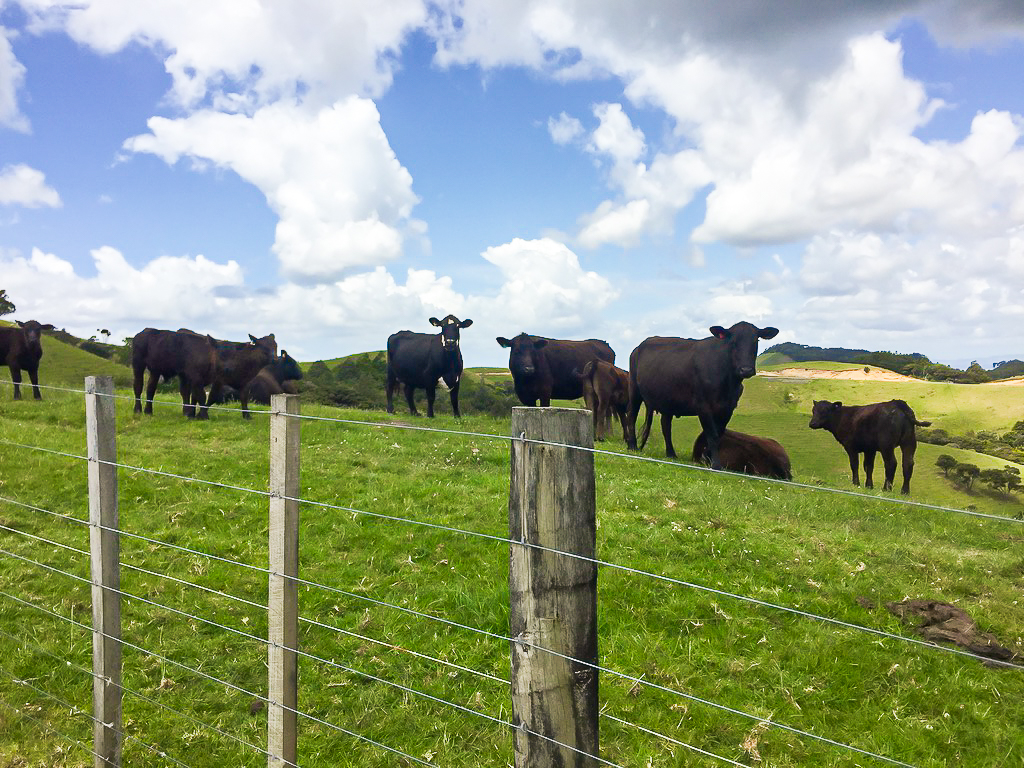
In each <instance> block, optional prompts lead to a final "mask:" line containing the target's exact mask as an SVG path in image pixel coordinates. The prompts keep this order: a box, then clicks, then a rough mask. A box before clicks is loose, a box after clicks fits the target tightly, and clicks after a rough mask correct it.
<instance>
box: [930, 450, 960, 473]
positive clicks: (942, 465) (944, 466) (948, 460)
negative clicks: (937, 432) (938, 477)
mask: <svg viewBox="0 0 1024 768" xmlns="http://www.w3.org/2000/svg"><path fill="white" fill-rule="evenodd" d="M956 464H957V462H956V459H954V458H953V457H952V456H950V455H949V454H948V453H944V454H942V455H941V456H939V458H937V459H936V460H935V466H937V467H938V468H939V469H941V470H942V474H943V475H945V476H946V477H949V470H951V469H953V467H955V466H956Z"/></svg>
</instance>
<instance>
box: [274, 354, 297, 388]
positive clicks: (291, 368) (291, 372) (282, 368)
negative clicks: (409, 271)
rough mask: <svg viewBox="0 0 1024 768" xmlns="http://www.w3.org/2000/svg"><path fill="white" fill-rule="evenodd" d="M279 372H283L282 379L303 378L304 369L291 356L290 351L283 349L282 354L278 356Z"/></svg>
mask: <svg viewBox="0 0 1024 768" xmlns="http://www.w3.org/2000/svg"><path fill="white" fill-rule="evenodd" d="M277 366H278V372H279V373H280V374H281V381H289V380H292V379H301V378H302V369H301V368H299V364H298V363H296V362H295V358H293V357H289V355H288V352H287V351H286V350H284V349H282V350H281V356H280V357H279V358H277Z"/></svg>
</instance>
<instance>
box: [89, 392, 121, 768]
mask: <svg viewBox="0 0 1024 768" xmlns="http://www.w3.org/2000/svg"><path fill="white" fill-rule="evenodd" d="M113 394H114V379H113V377H112V376H88V377H86V379H85V440H86V455H87V456H88V459H89V552H90V558H89V559H90V567H91V571H92V627H93V629H92V669H93V681H92V714H93V718H94V720H93V736H92V738H93V766H94V768H111V766H114V767H115V768H116V767H117V766H120V765H121V748H122V740H121V730H122V728H121V698H122V690H121V595H120V589H121V578H120V572H119V570H118V561H119V558H120V538H119V537H120V534H119V533H118V511H117V467H116V466H114V463H115V462H116V461H117V419H116V412H115V409H114V405H115V401H114V398H113Z"/></svg>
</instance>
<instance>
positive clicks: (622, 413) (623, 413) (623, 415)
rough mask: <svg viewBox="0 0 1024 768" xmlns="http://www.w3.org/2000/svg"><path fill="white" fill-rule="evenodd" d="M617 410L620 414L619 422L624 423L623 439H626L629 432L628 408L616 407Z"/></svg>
mask: <svg viewBox="0 0 1024 768" xmlns="http://www.w3.org/2000/svg"><path fill="white" fill-rule="evenodd" d="M615 412H616V413H617V414H618V415H619V423H620V424H622V439H623V440H625V439H626V434H627V431H626V430H627V429H628V427H627V422H626V409H625V408H624V407H622V408H616V409H615Z"/></svg>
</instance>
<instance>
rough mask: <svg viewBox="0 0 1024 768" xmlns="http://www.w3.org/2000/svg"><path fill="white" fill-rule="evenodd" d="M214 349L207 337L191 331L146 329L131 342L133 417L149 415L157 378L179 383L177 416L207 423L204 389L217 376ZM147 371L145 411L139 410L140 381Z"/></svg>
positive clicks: (140, 402) (151, 413) (211, 341)
mask: <svg viewBox="0 0 1024 768" xmlns="http://www.w3.org/2000/svg"><path fill="white" fill-rule="evenodd" d="M217 366H218V361H217V348H216V346H215V345H214V343H213V339H211V338H210V337H209V336H200V335H199V334H197V333H192V332H191V331H165V330H160V329H157V328H146V329H144V330H142V331H139V332H138V333H137V334H135V337H134V338H133V339H132V370H133V372H134V374H135V381H134V388H135V413H143V412H144V413H146V414H148V415H150V416H152V415H153V395H155V394H156V388H157V385H158V384H159V383H160V378H161V377H163V378H164V379H172V378H174V377H175V376H177V377H178V379H179V390H180V392H181V412H182V414H184V415H185V416H188V417H189V418H199V419H208V418H209V413H208V411H207V409H206V387H207V386H209V385H211V384H212V383H213V381H214V378H215V377H216V375H217ZM146 371H149V384H148V386H147V387H146V407H145V410H143V407H142V401H141V395H142V380H143V377H144V376H145V373H146Z"/></svg>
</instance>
